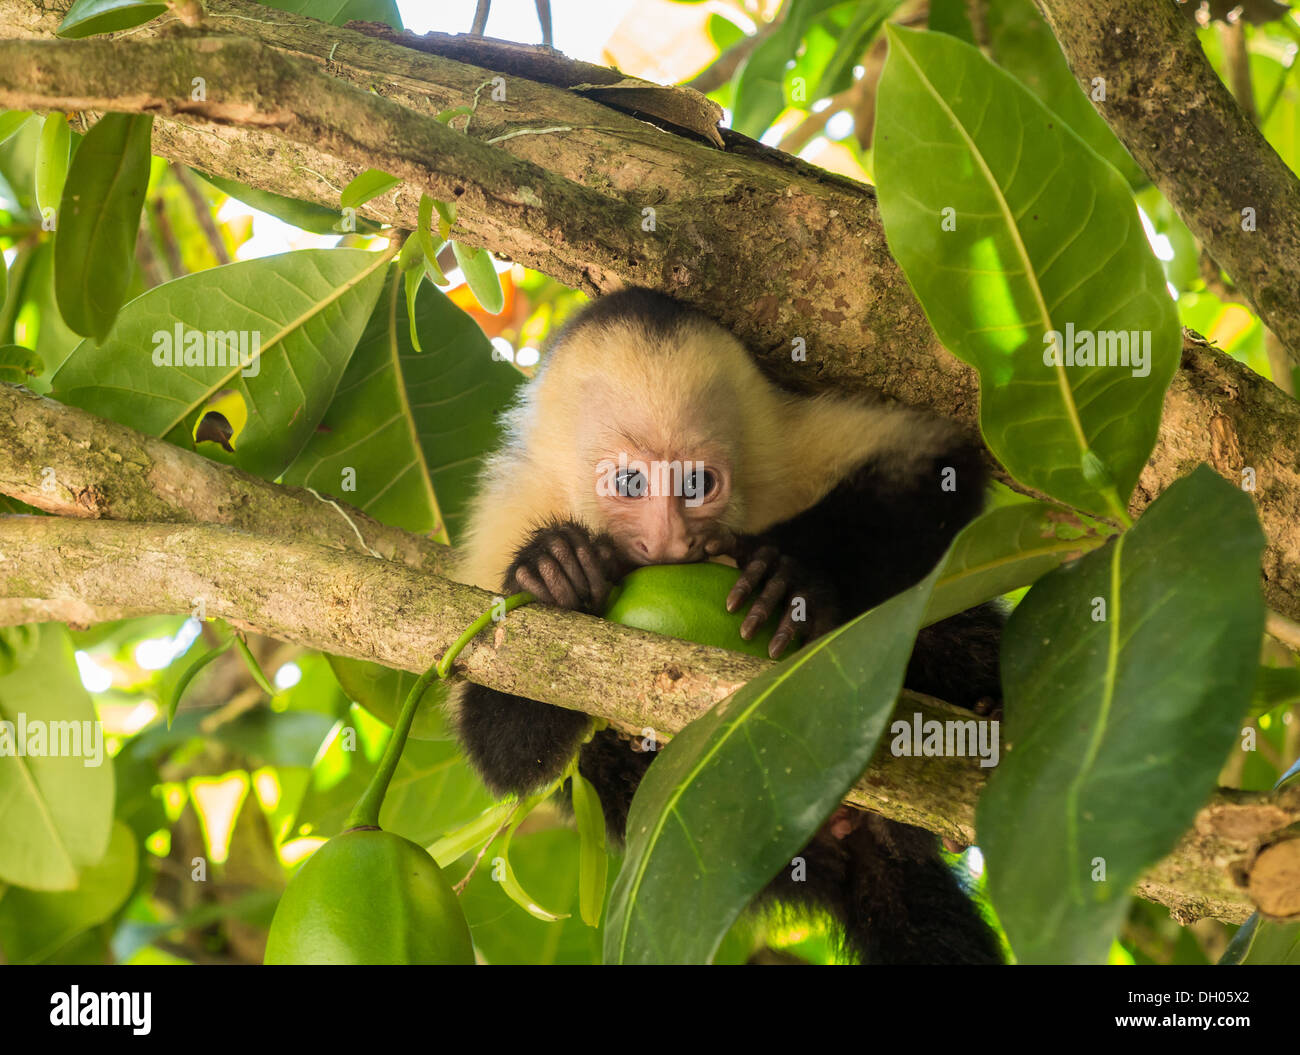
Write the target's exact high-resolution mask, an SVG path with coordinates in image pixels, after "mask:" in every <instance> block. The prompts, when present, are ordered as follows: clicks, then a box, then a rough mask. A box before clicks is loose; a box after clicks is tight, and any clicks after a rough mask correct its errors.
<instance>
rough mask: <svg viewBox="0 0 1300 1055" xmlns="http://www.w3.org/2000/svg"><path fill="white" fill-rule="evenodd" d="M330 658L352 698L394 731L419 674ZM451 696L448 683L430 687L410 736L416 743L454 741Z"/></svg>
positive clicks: (438, 682) (350, 660)
mask: <svg viewBox="0 0 1300 1055" xmlns="http://www.w3.org/2000/svg"><path fill="white" fill-rule="evenodd" d="M326 659H328V660H329V665H330V669H331V670H332V671H333V672H334V677H335V678H337V679H338V683H339V685H340V686H341V687H342V689H343V691H344V692H345V693H346V694H347V696H348V699H350V700H354V701H355V702H357V703H359V704H360V705H361V706H362V707H364V708H365V709H366V710H367V711H369V712H370V713H371V714H373V715H374V716H375V717H376V718H378V719H379V720H380V721H381V722H383V723H384V724H385V725H386V726H388V727H389V728H390V729H391V728H392V727H393V726H394V725H396V724H397V716H398V715H399V714H401V713H402V703H403V702H404V701H405V700H406V696H407V693H409V692H410V691H411V689H412V687H414V685H415V682H416V680H417V679H418V678H419V675H418V674H411V673H408V672H407V671H405V670H393V669H391V668H390V667H385V666H382V665H381V664H379V663H368V662H366V661H365V660H361V659H348V658H347V657H345V656H326ZM448 695H449V693H448V687H447V685H446V684H445V683H444V682H441V681H435V682H434V683H433V684H432V685H430V686H429V687H428V688H427V689H426V690H425V692H424V696H423V697H422V698H421V699H420V706H419V707H418V708H416V711H415V720H414V721H413V722H411V731H410V732H409V733H408V734H407V735H408V736H410V737H412V738H414V739H416V740H450V739H452V733H451V730H450V729H448V728H447V718H446V704H447V698H448Z"/></svg>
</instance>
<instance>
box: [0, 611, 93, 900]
mask: <svg viewBox="0 0 1300 1055" xmlns="http://www.w3.org/2000/svg"><path fill="white" fill-rule="evenodd" d="M0 722H4V723H6V724H4V725H0V803H3V804H4V823H3V824H0V882H6V883H13V884H14V885H15V886H24V887H33V888H35V889H38V890H71V889H73V888H74V887H75V886H76V883H77V873H78V872H79V871H80V870H81V869H83V868H85V867H86V866H87V865H91V864H94V863H95V862H96V861H98V860H99V859H100V858H101V857H103V856H104V852H105V849H106V847H107V846H108V838H109V833H110V831H111V829H112V825H113V767H112V765H111V764H105V763H108V762H109V759H108V757H107V753H106V751H104V750H103V746H104V744H103V738H102V737H103V728H102V727H101V726H100V725H99V723H98V722H97V721H96V720H95V709H94V707H93V706H92V705H91V702H90V696H89V695H88V694H87V692H86V690H85V689H84V688H83V687H82V685H81V676H80V674H78V672H77V665H76V662H75V660H74V659H73V655H72V646H71V645H70V644H69V643H68V634H67V631H66V630H64V629H63V628H62V627H59V626H57V625H55V624H50V623H47V624H44V625H42V627H41V629H40V640H39V642H38V644H37V646H36V649H35V650H34V651H33V652H32V653H31V655H30V658H29V659H28V660H27V662H26V663H24V664H23V665H22V666H19V667H17V668H16V669H14V670H12V671H10V672H9V673H8V674H6V675H4V676H3V677H0ZM20 723H21V727H20ZM38 729H39V730H40V732H39V734H37V733H36V732H35V731H36V730H38ZM87 731H89V734H88V736H87ZM20 732H21V734H22V735H20ZM55 733H57V734H58V736H59V739H60V745H66V746H68V747H71V748H76V749H78V752H79V753H77V754H73V753H71V752H64V753H62V754H58V755H51V754H49V751H50V750H51V748H52V747H53V746H54V744H53V736H54V734H55ZM74 733H75V738H74ZM37 735H39V741H37V740H36V739H35V737H36V736H37ZM79 741H80V742H79ZM38 744H39V746H40V749H41V753H40V754H36V753H34V749H35V748H36V747H37V746H38ZM96 747H98V748H99V750H98V752H97V751H96ZM20 748H21V749H22V751H23V752H24V753H22V754H19V753H17V752H18V750H19V749H20ZM96 754H98V761H96ZM11 893H12V891H11Z"/></svg>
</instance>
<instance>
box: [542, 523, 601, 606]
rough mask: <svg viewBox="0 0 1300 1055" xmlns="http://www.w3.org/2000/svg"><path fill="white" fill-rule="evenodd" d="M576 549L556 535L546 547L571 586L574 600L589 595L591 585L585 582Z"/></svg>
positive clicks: (565, 539) (566, 540)
mask: <svg viewBox="0 0 1300 1055" xmlns="http://www.w3.org/2000/svg"><path fill="white" fill-rule="evenodd" d="M576 548H577V547H576V546H574V545H573V544H572V542H571V541H570V540H569V539H568V538H567V537H565V536H558V535H557V536H556V537H555V538H553V539H551V543H550V545H549V546H547V549H548V550H549V551H550V553H551V556H552V558H554V560H555V562H556V563H557V564H558V565H559V566H560V567H561V568H562V569H563V570H564V574H565V576H566V577H567V578H568V580H569V582H570V583H571V584H572V586H573V589H574V591H575V599H577V598H580V597H589V596H590V595H591V585H590V583H588V581H587V575H586V572H584V571H583V568H582V564H581V562H580V561H579V560H578V556H577V554H576V553H575V552H574V550H575V549H576Z"/></svg>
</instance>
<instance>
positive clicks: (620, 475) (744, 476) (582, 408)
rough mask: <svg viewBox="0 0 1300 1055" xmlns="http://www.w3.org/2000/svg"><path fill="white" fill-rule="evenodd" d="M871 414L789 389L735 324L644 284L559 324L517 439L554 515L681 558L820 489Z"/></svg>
mask: <svg viewBox="0 0 1300 1055" xmlns="http://www.w3.org/2000/svg"><path fill="white" fill-rule="evenodd" d="M863 413H864V412H863V409H862V408H861V407H860V406H858V405H856V404H851V403H849V402H845V401H840V402H836V401H833V400H826V399H808V398H801V397H798V396H794V395H791V394H790V393H787V392H784V391H782V390H781V389H780V388H778V387H777V386H775V385H774V384H772V383H771V382H770V381H769V380H768V379H767V378H765V377H764V376H763V375H762V374H761V373H760V372H759V370H758V368H757V367H756V366H755V364H754V362H753V360H752V359H751V358H750V356H749V354H748V353H747V352H746V351H745V348H744V346H743V345H741V343H740V342H739V341H738V340H737V339H736V338H735V336H734V335H732V334H731V333H729V332H728V331H727V330H725V329H723V328H722V327H721V326H719V325H718V324H717V323H715V322H713V321H711V320H710V319H708V318H706V317H704V316H703V315H700V314H699V313H697V312H693V311H687V310H685V309H683V308H681V307H680V306H678V305H674V304H673V302H671V301H668V300H667V299H666V298H662V297H658V296H657V295H655V296H653V297H651V296H649V295H647V294H645V291H640V292H639V293H635V292H631V293H629V294H628V295H627V296H624V295H622V294H614V295H611V296H609V297H606V298H602V299H601V300H600V301H597V302H596V304H594V305H593V306H592V307H590V308H588V309H586V310H585V312H584V313H583V314H582V315H580V316H579V318H578V319H577V320H575V322H573V323H571V324H570V325H569V326H567V327H566V328H565V330H564V331H563V332H562V333H561V335H560V336H559V338H558V339H557V341H556V342H555V344H554V346H553V348H552V350H551V352H550V355H549V356H548V357H547V360H546V363H545V365H544V367H543V369H542V372H541V374H540V375H539V376H538V377H537V378H536V379H535V381H534V383H533V384H532V385H530V386H529V389H528V391H527V394H526V396H525V404H524V406H523V407H522V408H521V413H520V417H519V420H518V424H517V425H516V430H515V435H516V437H517V441H516V442H525V443H527V445H528V448H529V452H528V453H529V461H530V463H531V464H532V465H534V466H536V468H537V473H538V480H539V483H540V484H541V485H542V489H543V491H544V492H545V493H546V494H547V495H548V496H551V497H553V496H554V495H555V493H556V492H557V491H558V492H560V493H561V495H562V498H561V502H560V503H558V504H560V505H561V506H562V507H563V508H562V509H555V508H552V509H551V510H550V513H551V515H557V514H559V515H573V516H575V517H576V518H578V519H580V520H582V521H583V522H584V523H586V524H587V526H588V527H590V528H591V529H593V530H594V531H598V532H605V533H607V534H609V535H611V536H612V537H613V538H614V540H615V542H616V543H617V544H618V546H619V549H620V550H621V552H622V554H623V556H624V557H626V559H627V560H628V561H629V562H631V563H633V564H679V563H687V562H692V561H698V560H704V559H707V558H708V557H710V556H713V555H716V554H718V553H729V552H730V551H731V548H732V544H733V543H734V540H735V536H737V535H741V534H757V533H759V532H760V531H762V530H764V529H766V528H767V527H768V526H770V525H771V524H773V523H775V522H776V521H777V520H778V519H785V518H788V517H789V516H790V515H791V513H792V512H793V511H798V510H799V509H801V508H807V507H808V506H810V505H811V504H812V503H813V502H814V501H816V500H817V499H818V498H820V496H821V495H823V494H824V493H825V492H826V490H827V489H828V488H829V487H830V486H831V485H832V484H833V483H834V481H835V480H837V479H839V477H840V476H842V475H843V472H844V471H845V469H846V468H847V467H848V466H849V465H851V464H856V463H857V462H860V461H861V459H862V454H863V451H864V449H866V448H869V447H870V446H871V445H872V444H873V443H874V440H873V439H872V437H871V436H870V435H869V433H870V432H871V431H873V430H872V429H871V428H870V427H869V426H870V424H871V421H870V420H866V419H864V418H863V416H862V415H863ZM864 426H867V427H864ZM554 504H555V503H553V502H552V505H553V506H554Z"/></svg>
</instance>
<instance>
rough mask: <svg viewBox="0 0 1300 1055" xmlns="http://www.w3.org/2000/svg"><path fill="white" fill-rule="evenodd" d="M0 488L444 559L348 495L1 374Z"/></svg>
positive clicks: (36, 502) (106, 516) (70, 505)
mask: <svg viewBox="0 0 1300 1055" xmlns="http://www.w3.org/2000/svg"><path fill="white" fill-rule="evenodd" d="M0 494H6V495H9V496H10V497H11V498H17V499H19V500H20V501H23V502H26V503H27V504H28V505H30V506H35V507H36V508H37V509H43V510H45V511H46V512H49V513H56V514H58V515H60V516H68V517H83V518H95V519H102V520H148V521H159V522H163V523H199V524H223V525H226V526H229V527H232V528H237V529H239V530H242V531H252V532H260V533H262V534H264V535H267V536H274V535H275V534H277V533H289V534H292V535H294V536H295V537H297V538H299V539H302V540H304V541H308V542H318V543H321V544H322V545H326V546H334V547H337V548H340V549H348V550H353V551H355V552H362V553H370V554H372V555H377V556H380V557H383V558H385V559H387V560H395V561H399V562H401V563H402V564H405V565H407V566H408V567H411V568H414V569H416V570H423V571H429V572H435V573H438V572H443V571H445V570H446V567H447V555H448V552H449V551H448V549H447V547H446V546H443V545H440V544H439V543H437V542H434V541H432V540H431V539H427V538H423V537H421V536H419V535H412V534H410V533H409V532H406V531H402V530H400V529H398V528H394V527H390V526H389V525H387V524H383V523H380V522H379V521H378V520H375V519H374V518H373V517H370V516H367V515H366V514H365V513H363V512H361V510H359V509H356V508H354V507H352V506H349V505H346V504H345V503H342V502H338V501H336V500H334V499H332V498H328V497H323V496H318V495H316V494H315V493H313V492H312V491H309V490H307V489H306V488H302V487H284V486H280V485H277V484H273V483H268V482H267V481H266V480H263V479H261V478H260V477H257V476H251V475H249V474H248V473H246V472H244V471H242V470H241V469H236V468H234V467H233V466H226V465H221V464H220V463H218V462H213V461H209V460H208V459H207V458H204V457H203V456H202V455H199V454H195V453H193V452H191V451H186V450H182V449H181V448H180V447H177V446H175V445H173V444H170V443H166V442H164V441H163V440H160V439H155V438H154V437H152V436H146V435H144V434H143V433H140V432H137V431H136V430H135V429H131V428H127V427H126V426H125V425H119V424H117V423H116V422H114V421H109V420H108V419H106V418H101V417H97V416H96V415H94V414H91V413H88V412H87V411H84V410H79V409H77V408H76V407H69V406H64V405H63V404H62V403H56V402H55V401H54V400H52V399H46V398H45V397H43V396H38V395H36V394H35V393H33V392H30V391H28V390H27V389H25V388H22V387H20V386H18V385H11V384H6V383H0ZM47 618H52V616H47ZM74 621H75V620H74Z"/></svg>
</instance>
